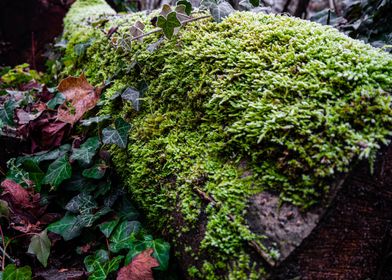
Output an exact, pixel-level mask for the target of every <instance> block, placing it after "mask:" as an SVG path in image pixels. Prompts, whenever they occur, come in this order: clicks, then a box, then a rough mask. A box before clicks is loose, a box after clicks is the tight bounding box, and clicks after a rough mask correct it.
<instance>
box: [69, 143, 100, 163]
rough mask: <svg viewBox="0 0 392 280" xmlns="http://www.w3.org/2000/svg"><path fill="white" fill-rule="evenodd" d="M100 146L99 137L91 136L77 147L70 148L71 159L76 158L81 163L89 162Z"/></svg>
mask: <svg viewBox="0 0 392 280" xmlns="http://www.w3.org/2000/svg"><path fill="white" fill-rule="evenodd" d="M100 146H101V142H100V141H99V138H98V137H91V138H89V139H87V140H86V142H84V143H83V144H82V145H80V147H79V148H74V149H73V150H72V155H71V159H72V160H77V161H78V162H79V163H80V164H82V165H87V164H90V163H91V160H92V159H93V157H94V155H95V154H96V152H97V150H98V148H99V147H100Z"/></svg>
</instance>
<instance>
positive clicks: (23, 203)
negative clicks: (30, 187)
mask: <svg viewBox="0 0 392 280" xmlns="http://www.w3.org/2000/svg"><path fill="white" fill-rule="evenodd" d="M1 187H2V188H3V189H4V192H3V194H2V196H4V195H7V194H9V195H10V199H11V201H12V203H13V204H15V205H17V206H19V207H21V208H31V207H33V205H32V204H31V202H30V194H29V192H28V191H27V190H25V189H24V188H23V187H22V186H21V185H19V184H17V183H15V182H14V181H12V180H10V179H5V180H4V181H3V182H2V183H1Z"/></svg>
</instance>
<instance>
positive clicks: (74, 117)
mask: <svg viewBox="0 0 392 280" xmlns="http://www.w3.org/2000/svg"><path fill="white" fill-rule="evenodd" d="M57 88H58V90H59V91H60V92H61V93H62V94H64V96H65V98H66V100H67V101H68V103H69V104H68V105H67V104H63V105H61V106H60V107H59V108H58V110H57V112H58V120H60V121H63V122H66V123H70V124H74V123H75V122H77V121H78V120H79V119H80V118H81V117H82V116H83V115H84V113H86V112H87V111H89V110H91V109H92V108H94V107H95V105H96V104H97V102H98V100H99V95H100V94H101V90H102V88H94V87H93V86H92V85H90V84H89V83H88V81H87V80H86V77H85V76H84V74H82V75H80V77H68V78H65V79H64V80H62V81H61V82H60V84H59V85H58V87H57Z"/></svg>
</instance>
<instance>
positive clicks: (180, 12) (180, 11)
mask: <svg viewBox="0 0 392 280" xmlns="http://www.w3.org/2000/svg"><path fill="white" fill-rule="evenodd" d="M176 13H177V18H178V20H179V21H180V22H181V24H182V23H183V22H184V21H187V20H189V19H191V18H192V17H191V16H189V15H187V13H186V6H185V5H182V4H181V5H178V4H177V7H176Z"/></svg>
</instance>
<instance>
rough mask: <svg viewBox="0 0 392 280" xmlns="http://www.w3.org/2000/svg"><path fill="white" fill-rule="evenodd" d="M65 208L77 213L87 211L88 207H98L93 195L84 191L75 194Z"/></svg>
mask: <svg viewBox="0 0 392 280" xmlns="http://www.w3.org/2000/svg"><path fill="white" fill-rule="evenodd" d="M64 208H65V209H66V210H68V211H69V212H72V213H74V214H77V213H80V212H86V211H88V209H96V208H97V203H96V202H95V200H94V198H93V196H92V195H90V194H87V193H85V192H82V193H79V194H78V195H76V196H74V197H73V198H72V199H71V200H70V201H69V202H68V203H67V205H65V207H64Z"/></svg>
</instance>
